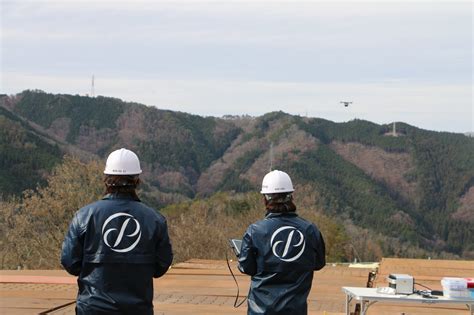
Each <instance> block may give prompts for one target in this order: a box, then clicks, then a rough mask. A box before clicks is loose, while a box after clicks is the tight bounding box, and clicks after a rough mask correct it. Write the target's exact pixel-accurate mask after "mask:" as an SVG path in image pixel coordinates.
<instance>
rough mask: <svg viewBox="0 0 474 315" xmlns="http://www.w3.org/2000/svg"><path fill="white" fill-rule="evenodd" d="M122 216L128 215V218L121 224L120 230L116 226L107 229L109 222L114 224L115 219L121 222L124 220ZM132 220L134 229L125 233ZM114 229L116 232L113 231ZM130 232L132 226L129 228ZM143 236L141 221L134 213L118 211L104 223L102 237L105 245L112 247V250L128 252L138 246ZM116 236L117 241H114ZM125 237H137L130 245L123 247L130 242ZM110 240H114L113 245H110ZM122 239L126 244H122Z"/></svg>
mask: <svg viewBox="0 0 474 315" xmlns="http://www.w3.org/2000/svg"><path fill="white" fill-rule="evenodd" d="M122 217H126V219H125V221H123V223H122V226H120V230H119V229H117V228H114V227H110V228H109V229H107V230H105V229H106V228H107V226H108V225H109V224H110V225H112V226H113V225H114V221H119V222H121V221H122V220H121V219H120V218H122ZM130 222H132V223H131V224H134V226H133V227H132V226H131V229H132V231H131V233H130V234H125V232H126V230H127V226H128V225H129V224H130ZM115 226H117V224H115ZM104 231H105V233H104ZM114 231H116V232H115V233H112V232H114ZM129 232H130V228H129ZM137 235H138V236H137ZM141 236H142V232H141V230H140V223H138V221H137V220H136V219H135V218H134V217H133V216H132V215H130V214H128V213H124V212H118V213H115V214H112V215H111V216H110V217H108V218H107V220H105V222H104V225H102V237H103V240H104V243H105V245H107V246H108V247H110V249H111V250H113V251H115V252H118V253H126V252H129V251H131V250H132V249H134V248H135V246H137V244H138V242H139V241H140V237H141ZM114 237H115V241H113V240H114ZM124 237H126V239H130V238H135V237H136V240H135V241H134V242H133V243H132V244H131V245H130V246H128V247H126V248H123V246H127V244H130V241H127V240H126V239H124ZM124 240H125V241H124ZM109 241H112V244H113V245H110V244H111V243H109ZM122 241H124V243H125V244H126V245H122V246H120V244H121V243H122Z"/></svg>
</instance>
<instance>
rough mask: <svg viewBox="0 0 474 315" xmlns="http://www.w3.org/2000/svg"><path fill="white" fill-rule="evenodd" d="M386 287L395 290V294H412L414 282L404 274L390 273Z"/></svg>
mask: <svg viewBox="0 0 474 315" xmlns="http://www.w3.org/2000/svg"><path fill="white" fill-rule="evenodd" d="M387 280H388V286H389V287H390V288H392V289H394V290H395V294H413V292H414V291H415V280H414V279H413V277H412V276H410V275H406V274H398V273H392V274H390V275H389V276H388V278H387Z"/></svg>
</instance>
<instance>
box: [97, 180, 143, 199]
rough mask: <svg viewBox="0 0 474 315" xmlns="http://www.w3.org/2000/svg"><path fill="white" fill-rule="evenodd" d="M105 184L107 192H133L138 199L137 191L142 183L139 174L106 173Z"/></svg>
mask: <svg viewBox="0 0 474 315" xmlns="http://www.w3.org/2000/svg"><path fill="white" fill-rule="evenodd" d="M104 184H105V193H106V194H116V193H123V194H131V195H132V196H133V197H134V198H136V199H138V196H137V192H136V189H137V187H138V185H139V184H140V179H139V178H138V175H105V177H104Z"/></svg>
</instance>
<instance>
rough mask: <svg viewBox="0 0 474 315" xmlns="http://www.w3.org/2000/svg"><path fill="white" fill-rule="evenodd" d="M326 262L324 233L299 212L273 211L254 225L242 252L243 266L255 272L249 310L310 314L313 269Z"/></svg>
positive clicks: (247, 235)
mask: <svg viewBox="0 0 474 315" xmlns="http://www.w3.org/2000/svg"><path fill="white" fill-rule="evenodd" d="M325 264H326V259H325V245H324V240H323V237H322V235H321V233H320V232H319V230H318V228H317V227H316V226H315V225H314V224H313V223H311V222H308V221H306V220H304V219H302V218H300V217H299V216H298V215H297V214H296V213H294V212H290V213H269V214H267V216H266V217H265V219H263V220H260V221H258V222H256V223H254V224H252V225H250V226H249V227H248V229H247V231H246V232H245V235H244V237H243V239H242V248H241V253H240V255H239V269H240V270H241V271H242V272H243V273H246V274H248V275H250V276H252V278H251V284H250V291H249V295H248V314H252V315H253V314H266V315H272V314H281V315H283V314H291V315H300V314H301V315H304V314H307V312H308V305H307V298H308V294H309V291H310V290H311V284H312V280H313V272H314V270H320V269H321V268H323V267H324V265H325Z"/></svg>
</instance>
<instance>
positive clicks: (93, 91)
mask: <svg viewBox="0 0 474 315" xmlns="http://www.w3.org/2000/svg"><path fill="white" fill-rule="evenodd" d="M91 97H95V90H94V75H92V84H91Z"/></svg>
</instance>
